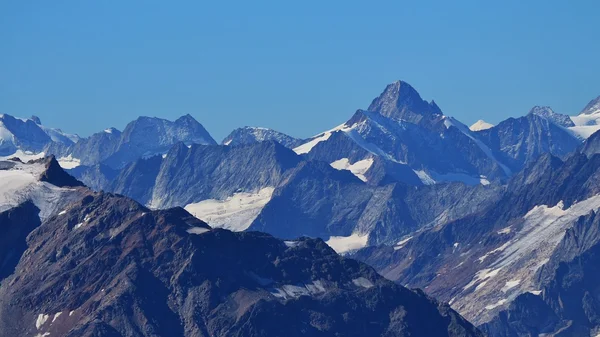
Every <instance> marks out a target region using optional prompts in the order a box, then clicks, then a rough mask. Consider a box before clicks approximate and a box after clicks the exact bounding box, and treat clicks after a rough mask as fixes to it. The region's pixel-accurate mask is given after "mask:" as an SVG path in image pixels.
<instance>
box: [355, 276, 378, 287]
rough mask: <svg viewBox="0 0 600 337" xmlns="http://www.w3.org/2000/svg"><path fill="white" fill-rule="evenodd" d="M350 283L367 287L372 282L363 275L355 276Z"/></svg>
mask: <svg viewBox="0 0 600 337" xmlns="http://www.w3.org/2000/svg"><path fill="white" fill-rule="evenodd" d="M352 283H354V285H355V286H357V287H363V288H367V289H369V288H371V287H373V282H371V281H369V280H367V279H366V278H364V277H359V278H355V279H353V280H352Z"/></svg>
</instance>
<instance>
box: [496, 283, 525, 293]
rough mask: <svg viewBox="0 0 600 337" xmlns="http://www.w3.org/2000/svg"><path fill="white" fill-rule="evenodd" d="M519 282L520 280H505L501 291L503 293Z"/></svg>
mask: <svg viewBox="0 0 600 337" xmlns="http://www.w3.org/2000/svg"><path fill="white" fill-rule="evenodd" d="M519 283H521V280H510V281H508V282H506V284H504V287H502V289H501V291H502V292H503V293H505V292H507V291H509V290H510V289H512V288H514V287H516V286H518V285H519Z"/></svg>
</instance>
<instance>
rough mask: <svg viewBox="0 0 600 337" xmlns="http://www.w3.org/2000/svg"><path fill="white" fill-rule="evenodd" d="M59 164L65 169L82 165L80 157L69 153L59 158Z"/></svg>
mask: <svg viewBox="0 0 600 337" xmlns="http://www.w3.org/2000/svg"><path fill="white" fill-rule="evenodd" d="M57 161H58V165H60V167H62V168H64V169H67V170H68V169H73V168H76V167H77V166H80V165H81V160H79V159H78V158H73V156H72V155H68V156H67V157H61V158H58V159H57Z"/></svg>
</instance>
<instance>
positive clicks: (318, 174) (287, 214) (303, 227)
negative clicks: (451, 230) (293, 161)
mask: <svg viewBox="0 0 600 337" xmlns="http://www.w3.org/2000/svg"><path fill="white" fill-rule="evenodd" d="M501 191H502V188H500V187H499V186H468V185H464V184H458V183H457V184H442V185H434V186H422V187H421V188H418V189H417V188H414V187H411V186H407V185H404V184H397V183H392V184H386V185H382V186H371V185H368V184H364V183H362V182H361V181H360V179H358V178H356V177H355V176H353V175H352V174H351V173H350V172H347V171H338V170H335V169H332V168H331V167H330V166H329V165H327V164H326V163H323V162H317V161H314V162H303V163H301V164H300V165H298V167H296V168H294V169H293V170H290V171H289V172H288V173H286V176H285V177H284V179H283V182H282V183H281V184H279V185H278V186H277V188H276V189H275V191H274V192H273V196H272V199H271V200H270V201H269V202H268V203H267V204H266V205H265V206H264V208H263V209H262V211H261V212H260V214H259V215H258V216H257V218H256V219H255V220H254V221H253V222H252V225H251V226H250V229H251V230H259V231H264V232H267V233H271V234H273V235H275V236H277V237H282V238H288V237H297V236H311V237H321V238H326V239H327V238H330V237H332V236H333V237H336V239H338V240H341V241H342V242H343V241H344V240H348V241H352V238H353V237H354V236H358V237H362V238H363V240H364V241H363V242H362V246H364V245H367V244H382V243H388V244H389V243H392V242H397V241H398V240H399V239H400V238H401V237H402V236H404V235H405V234H408V233H411V232H413V231H415V230H419V229H422V228H423V227H426V226H431V225H432V224H435V223H438V222H446V221H449V220H450V219H456V218H460V217H462V216H465V215H467V214H469V213H472V212H475V211H476V210H479V209H481V208H483V207H485V206H487V205H488V203H493V202H494V201H495V200H496V198H497V197H498V196H499V195H500V193H501ZM334 240H335V239H334ZM362 246H361V247H362ZM358 248H360V247H358ZM355 249H356V248H355ZM347 250H352V249H347ZM347 250H339V251H340V252H345V251H347Z"/></svg>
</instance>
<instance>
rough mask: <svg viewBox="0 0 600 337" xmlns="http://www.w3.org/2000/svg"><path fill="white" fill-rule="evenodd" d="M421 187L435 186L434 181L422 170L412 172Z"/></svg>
mask: <svg viewBox="0 0 600 337" xmlns="http://www.w3.org/2000/svg"><path fill="white" fill-rule="evenodd" d="M413 172H415V174H416V175H417V177H419V179H420V180H421V182H422V183H423V185H435V180H434V179H433V178H431V176H430V175H429V174H427V172H425V171H424V170H413Z"/></svg>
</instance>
